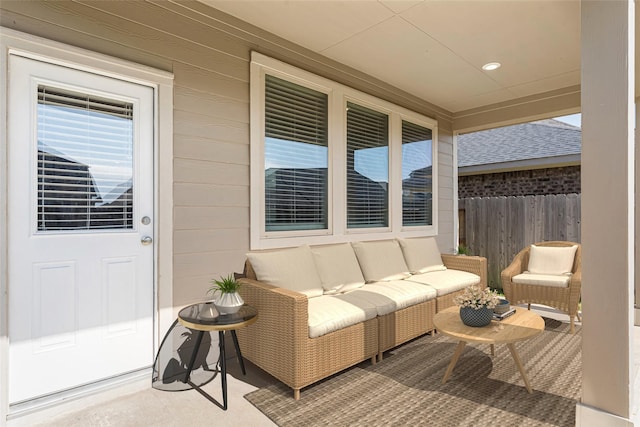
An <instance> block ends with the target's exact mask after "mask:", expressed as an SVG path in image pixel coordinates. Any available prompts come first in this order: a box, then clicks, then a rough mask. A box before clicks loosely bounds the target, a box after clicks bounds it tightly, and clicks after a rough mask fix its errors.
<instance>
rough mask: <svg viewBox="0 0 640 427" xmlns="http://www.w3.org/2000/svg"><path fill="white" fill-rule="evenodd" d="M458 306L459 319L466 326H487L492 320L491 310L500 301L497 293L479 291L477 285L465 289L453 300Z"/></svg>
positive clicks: (486, 290) (486, 289)
mask: <svg viewBox="0 0 640 427" xmlns="http://www.w3.org/2000/svg"><path fill="white" fill-rule="evenodd" d="M453 301H454V302H455V303H456V304H457V305H458V306H460V319H461V320H462V323H464V324H465V325H467V326H474V327H480V326H487V325H488V324H489V323H491V319H492V318H493V309H494V308H495V306H496V305H497V304H498V302H499V301H500V298H499V297H498V294H497V292H495V291H492V290H491V289H489V288H485V289H480V287H479V286H477V285H472V286H469V287H468V288H466V289H465V290H464V291H463V292H462V294H460V295H457V296H456V297H454V298H453Z"/></svg>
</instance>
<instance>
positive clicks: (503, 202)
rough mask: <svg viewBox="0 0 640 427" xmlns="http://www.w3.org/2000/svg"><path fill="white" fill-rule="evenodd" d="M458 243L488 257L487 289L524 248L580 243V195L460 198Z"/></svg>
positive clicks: (472, 251) (496, 284)
mask: <svg viewBox="0 0 640 427" xmlns="http://www.w3.org/2000/svg"><path fill="white" fill-rule="evenodd" d="M458 206H459V213H458V215H459V220H460V243H462V244H464V245H466V246H467V247H468V248H469V251H470V253H471V254H472V255H481V256H484V257H486V258H487V262H488V281H489V286H491V287H498V288H501V287H502V284H501V282H500V272H501V271H502V270H503V269H504V268H505V267H506V266H508V265H509V264H510V263H511V260H512V259H513V257H514V256H515V255H516V254H517V253H518V252H519V251H520V250H521V249H523V248H524V247H525V246H527V245H530V244H531V243H535V242H541V241H544V240H568V241H571V242H578V243H579V242H580V194H560V195H547V196H519V197H479V198H470V199H460V201H459V205H458Z"/></svg>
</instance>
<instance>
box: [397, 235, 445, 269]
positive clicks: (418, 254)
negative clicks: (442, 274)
mask: <svg viewBox="0 0 640 427" xmlns="http://www.w3.org/2000/svg"><path fill="white" fill-rule="evenodd" d="M398 243H400V247H401V248H402V254H403V255H404V259H405V261H406V262H407V266H408V267H409V270H410V271H411V272H412V273H414V274H418V273H428V272H430V271H441V270H446V269H447V267H445V266H444V264H443V263H442V256H441V255H440V249H438V244H437V243H436V239H435V238H433V237H416V238H412V239H398Z"/></svg>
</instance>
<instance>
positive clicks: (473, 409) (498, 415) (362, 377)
mask: <svg viewBox="0 0 640 427" xmlns="http://www.w3.org/2000/svg"><path fill="white" fill-rule="evenodd" d="M545 324H546V328H545V331H544V332H543V333H542V334H540V335H538V336H537V337H535V338H533V339H531V340H529V341H525V342H520V343H517V344H516V348H517V350H518V353H519V355H520V358H521V359H522V362H523V364H524V366H525V369H526V371H527V373H528V375H529V380H530V382H531V385H532V388H533V394H529V393H527V390H526V389H525V387H524V382H523V381H522V378H521V376H520V373H519V371H518V370H517V368H516V366H515V363H514V361H513V359H512V357H511V354H510V353H509V350H508V348H507V346H506V345H497V346H496V349H495V350H496V354H495V356H494V357H491V354H490V351H489V346H488V345H477V344H467V346H466V347H465V350H464V352H463V354H462V356H461V357H460V359H459V360H458V364H457V365H456V367H455V369H454V371H453V374H452V375H451V377H450V378H449V380H448V382H447V384H445V385H442V384H441V383H440V382H441V380H442V377H443V375H444V372H445V370H446V368H447V365H448V364H449V361H450V360H451V356H452V355H453V352H454V349H455V346H456V342H455V341H454V339H453V338H450V337H447V336H444V335H442V334H436V335H435V336H429V335H427V336H423V337H420V338H417V339H415V340H413V341H411V342H409V343H407V344H404V345H402V346H400V347H398V348H396V349H394V350H392V351H389V352H387V353H385V357H384V360H383V361H382V362H380V363H377V364H376V365H371V363H370V362H363V363H360V364H359V365H356V366H354V367H352V368H349V369H347V370H346V371H343V372H341V373H339V374H336V375H334V376H332V377H330V378H327V379H325V380H323V381H321V382H319V383H316V384H314V385H312V386H309V387H306V388H304V389H303V390H302V393H301V397H300V400H298V401H295V400H294V399H293V392H292V391H291V389H289V388H288V387H286V386H285V385H284V384H282V383H281V382H277V383H274V384H271V385H269V386H267V387H265V388H261V389H259V390H256V391H254V392H251V393H249V394H247V395H246V396H245V398H246V399H247V400H248V401H249V402H251V403H252V404H253V405H254V406H255V407H256V408H258V409H259V410H260V411H261V412H262V413H264V414H265V415H266V416H267V417H269V418H270V419H271V420H272V421H273V422H275V423H276V424H278V425H279V426H285V427H288V426H415V425H425V426H434V427H438V426H451V427H454V426H455V427H458V426H474V427H477V426H499V425H512V426H513V425H515V426H519V427H520V426H574V425H575V407H576V402H577V401H578V399H579V398H580V393H581V377H580V372H581V330H580V329H579V327H577V328H576V334H575V335H571V334H568V333H567V331H568V328H569V326H568V325H567V324H565V323H562V322H559V321H557V320H551V319H545Z"/></svg>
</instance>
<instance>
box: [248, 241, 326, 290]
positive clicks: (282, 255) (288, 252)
mask: <svg viewBox="0 0 640 427" xmlns="http://www.w3.org/2000/svg"><path fill="white" fill-rule="evenodd" d="M247 258H248V259H249V262H251V266H252V267H253V271H255V273H256V278H257V279H258V280H259V281H261V282H264V283H267V284H269V285H273V286H279V287H282V288H286V289H290V290H292V291H296V292H300V293H302V294H305V295H307V296H308V297H310V298H312V297H317V296H320V295H322V292H323V289H322V282H321V280H320V275H319V274H318V271H317V269H316V264H315V261H314V260H313V254H312V253H311V248H309V246H307V245H304V246H300V247H297V248H293V249H281V250H277V251H264V252H249V253H248V254H247Z"/></svg>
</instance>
